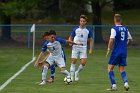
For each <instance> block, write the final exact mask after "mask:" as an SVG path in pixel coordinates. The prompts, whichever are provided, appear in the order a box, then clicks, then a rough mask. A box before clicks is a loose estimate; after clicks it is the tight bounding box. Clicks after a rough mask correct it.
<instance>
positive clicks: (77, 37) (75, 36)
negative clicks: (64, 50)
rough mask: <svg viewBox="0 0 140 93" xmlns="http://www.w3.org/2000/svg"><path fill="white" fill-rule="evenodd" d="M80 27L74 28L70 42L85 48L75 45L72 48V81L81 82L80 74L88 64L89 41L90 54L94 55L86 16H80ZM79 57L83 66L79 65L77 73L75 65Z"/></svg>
mask: <svg viewBox="0 0 140 93" xmlns="http://www.w3.org/2000/svg"><path fill="white" fill-rule="evenodd" d="M79 23H80V25H79V27H77V28H74V30H73V31H72V33H71V35H70V37H69V40H71V41H74V42H75V43H81V44H83V46H79V45H73V46H72V55H71V58H72V62H71V67H70V74H71V79H72V81H74V78H75V81H78V80H79V72H80V71H82V70H83V68H84V66H85V64H86V62H87V41H88V39H89V43H90V49H89V54H91V53H92V46H93V39H92V32H91V31H90V30H88V29H87V28H86V23H87V17H86V16H85V15H81V16H80V21H79ZM78 56H80V61H81V64H80V65H79V67H78V69H77V71H75V65H76V61H77V58H78Z"/></svg>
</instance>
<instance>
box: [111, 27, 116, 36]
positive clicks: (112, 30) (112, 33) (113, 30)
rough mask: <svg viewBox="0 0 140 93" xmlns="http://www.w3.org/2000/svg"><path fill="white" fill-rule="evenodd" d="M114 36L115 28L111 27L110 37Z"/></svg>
mask: <svg viewBox="0 0 140 93" xmlns="http://www.w3.org/2000/svg"><path fill="white" fill-rule="evenodd" d="M115 36H116V31H115V29H113V28H112V29H111V35H110V38H115Z"/></svg>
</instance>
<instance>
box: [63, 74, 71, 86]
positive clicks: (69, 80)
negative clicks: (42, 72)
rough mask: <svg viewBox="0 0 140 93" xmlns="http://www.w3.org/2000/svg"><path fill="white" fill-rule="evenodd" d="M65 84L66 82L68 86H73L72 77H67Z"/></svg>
mask: <svg viewBox="0 0 140 93" xmlns="http://www.w3.org/2000/svg"><path fill="white" fill-rule="evenodd" d="M64 82H65V83H66V84H67V85H69V84H71V83H72V80H71V78H70V76H66V77H65V78H64Z"/></svg>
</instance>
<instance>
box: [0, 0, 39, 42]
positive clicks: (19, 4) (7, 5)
mask: <svg viewBox="0 0 140 93" xmlns="http://www.w3.org/2000/svg"><path fill="white" fill-rule="evenodd" d="M38 1H39V0H1V1H0V6H1V7H0V14H1V15H0V19H1V24H3V25H5V26H2V32H1V40H4V41H10V40H12V37H11V20H12V18H14V17H16V16H20V15H24V14H26V13H28V11H30V10H32V9H34V8H36V7H37V4H38Z"/></svg>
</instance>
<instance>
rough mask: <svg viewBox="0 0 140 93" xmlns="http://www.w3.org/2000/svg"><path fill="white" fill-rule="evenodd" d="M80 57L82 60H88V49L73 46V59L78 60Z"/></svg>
mask: <svg viewBox="0 0 140 93" xmlns="http://www.w3.org/2000/svg"><path fill="white" fill-rule="evenodd" d="M78 56H79V57H80V59H81V58H87V47H79V46H73V47H72V55H71V58H76V59H77V58H78Z"/></svg>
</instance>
